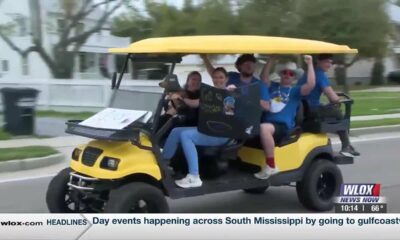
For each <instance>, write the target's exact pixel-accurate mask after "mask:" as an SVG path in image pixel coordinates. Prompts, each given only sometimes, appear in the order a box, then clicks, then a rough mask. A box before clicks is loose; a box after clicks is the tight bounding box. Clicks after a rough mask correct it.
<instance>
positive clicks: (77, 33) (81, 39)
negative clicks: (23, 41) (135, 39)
mask: <svg viewBox="0 0 400 240" xmlns="http://www.w3.org/2000/svg"><path fill="white" fill-rule="evenodd" d="M123 3H124V0H105V1H94V0H82V1H79V0H63V1H62V7H63V17H64V24H63V25H64V27H63V28H62V29H59V31H58V41H57V43H55V44H54V45H53V46H51V48H45V47H44V45H43V40H42V31H41V29H42V28H41V26H42V19H41V6H40V1H39V0H30V1H29V7H30V15H31V21H30V22H31V28H32V46H30V47H28V48H26V49H21V48H20V47H18V46H17V45H16V44H15V43H14V42H13V41H12V40H11V39H10V37H9V33H10V24H6V25H2V26H0V38H1V39H3V40H4V41H5V42H6V43H7V44H8V46H10V48H11V49H13V50H14V51H16V52H17V53H19V54H20V55H21V57H22V60H23V61H26V60H27V57H28V55H29V54H30V53H31V52H37V53H38V54H39V56H40V57H41V58H42V59H43V61H44V63H45V64H46V65H47V66H48V68H49V70H50V72H51V74H52V75H53V77H54V78H72V73H73V66H74V62H73V61H74V59H75V56H76V55H77V53H78V51H79V49H80V48H81V46H82V45H83V44H84V43H85V42H86V41H87V39H88V38H89V37H90V36H91V35H92V34H94V33H96V32H98V31H100V30H101V29H102V27H103V25H104V24H105V23H106V21H107V20H108V19H109V18H110V16H111V15H112V14H113V13H114V12H115V11H116V10H117V9H118V8H119V7H120V6H121V5H122V4H123ZM94 11H101V12H102V14H101V16H100V18H99V19H98V21H97V22H96V23H95V24H94V25H93V26H89V27H88V28H87V29H84V30H83V29H82V21H83V20H84V19H85V18H86V17H87V16H88V15H90V14H92V13H93V12H94ZM85 27H86V26H85Z"/></svg>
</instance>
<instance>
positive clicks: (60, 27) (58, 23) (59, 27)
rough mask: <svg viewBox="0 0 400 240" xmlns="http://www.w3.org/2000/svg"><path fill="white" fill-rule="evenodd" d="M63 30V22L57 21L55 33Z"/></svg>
mask: <svg viewBox="0 0 400 240" xmlns="http://www.w3.org/2000/svg"><path fill="white" fill-rule="evenodd" d="M64 29H65V20H64V19H57V32H58V33H62V32H63V31H64Z"/></svg>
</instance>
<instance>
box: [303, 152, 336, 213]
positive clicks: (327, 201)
mask: <svg viewBox="0 0 400 240" xmlns="http://www.w3.org/2000/svg"><path fill="white" fill-rule="evenodd" d="M342 183H343V177H342V173H341V172H340V169H339V168H338V167H337V166H336V164H335V163H333V162H332V161H329V160H327V159H317V160H316V161H314V162H313V163H312V165H311V166H310V168H309V169H308V170H307V171H306V173H305V174H304V177H303V179H302V180H301V181H300V182H297V184H296V192H297V196H298V198H299V200H300V202H301V203H302V204H303V206H304V207H306V208H308V209H311V210H315V211H329V210H331V209H332V208H333V206H334V198H335V197H336V196H338V195H339V191H340V185H341V184H342Z"/></svg>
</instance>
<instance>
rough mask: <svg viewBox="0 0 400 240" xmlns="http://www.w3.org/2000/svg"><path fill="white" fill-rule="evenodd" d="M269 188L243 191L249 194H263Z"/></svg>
mask: <svg viewBox="0 0 400 240" xmlns="http://www.w3.org/2000/svg"><path fill="white" fill-rule="evenodd" d="M268 187H269V186H267V187H257V188H247V189H243V191H244V192H245V193H249V194H263V193H264V192H265V191H267V189H268Z"/></svg>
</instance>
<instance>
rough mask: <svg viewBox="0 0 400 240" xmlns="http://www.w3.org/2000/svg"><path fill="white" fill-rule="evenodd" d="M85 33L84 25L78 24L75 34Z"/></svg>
mask: <svg viewBox="0 0 400 240" xmlns="http://www.w3.org/2000/svg"><path fill="white" fill-rule="evenodd" d="M84 31H85V24H84V23H81V22H80V23H78V24H77V25H76V34H81V33H83V32H84Z"/></svg>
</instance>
